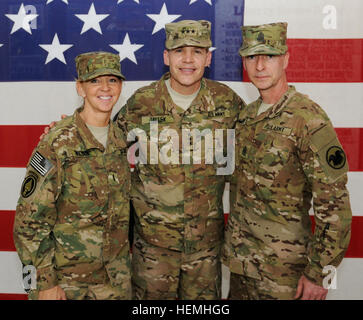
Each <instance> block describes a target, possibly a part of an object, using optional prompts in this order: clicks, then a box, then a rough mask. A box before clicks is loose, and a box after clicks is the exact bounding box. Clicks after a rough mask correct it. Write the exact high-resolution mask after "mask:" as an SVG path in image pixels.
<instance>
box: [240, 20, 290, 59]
mask: <svg viewBox="0 0 363 320" xmlns="http://www.w3.org/2000/svg"><path fill="white" fill-rule="evenodd" d="M241 29H242V38H243V43H242V47H241V48H240V50H239V54H240V55H241V56H242V57H247V56H253V55H257V54H267V55H281V54H284V53H286V51H287V45H286V35H287V23H286V22H277V23H270V24H263V25H259V26H243V27H241Z"/></svg>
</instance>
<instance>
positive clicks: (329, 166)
mask: <svg viewBox="0 0 363 320" xmlns="http://www.w3.org/2000/svg"><path fill="white" fill-rule="evenodd" d="M246 28H248V27H246ZM251 28H257V27H251ZM259 32H260V30H258V32H255V35H256V37H257V36H258V35H259ZM260 38H263V37H262V36H260ZM265 39H266V35H265ZM248 40H249V39H247V41H246V42H248ZM280 49H281V48H280ZM245 50H249V48H248V47H247V48H246V49H245ZM284 50H285V51H286V49H284ZM262 52H263V51H262ZM244 54H246V55H251V54H252V55H254V54H255V53H254V51H253V50H251V51H249V52H247V53H246V51H242V55H244ZM261 103H262V99H261V97H260V98H259V99H258V100H257V101H255V102H253V103H251V104H250V105H248V106H247V108H246V109H245V110H243V111H242V112H241V113H240V115H239V120H238V123H237V125H236V132H237V139H236V141H237V142H236V144H237V146H236V171H235V179H236V184H237V189H236V193H235V194H233V195H232V196H231V198H232V202H231V213H230V216H229V220H228V223H227V227H226V234H225V245H224V247H223V250H222V251H223V253H222V257H223V262H224V263H225V264H226V265H227V266H228V267H229V268H230V270H231V273H232V274H231V283H230V287H231V294H230V298H232V299H292V298H293V297H294V296H295V294H296V288H297V283H298V280H299V278H300V277H301V275H305V276H306V278H308V279H309V280H310V281H312V282H314V283H315V284H318V285H320V286H322V285H323V279H324V277H325V276H326V275H327V274H324V273H323V268H324V267H325V266H327V265H332V266H337V265H339V263H340V262H341V260H342V259H343V257H344V253H345V251H346V249H347V247H348V244H349V240H350V224H351V209H350V204H349V195H348V191H347V189H346V183H347V174H346V173H347V171H348V164H347V161H346V156H345V154H344V151H343V149H342V147H341V145H340V143H339V141H338V139H337V136H336V133H335V131H334V129H333V126H332V124H331V122H330V120H329V118H328V117H327V115H326V114H325V112H324V111H323V110H322V109H321V108H320V107H319V106H318V105H317V104H316V103H314V102H313V101H311V100H310V99H309V98H308V97H307V96H305V95H302V94H301V93H299V92H297V91H296V90H295V88H294V87H292V86H290V87H289V89H288V91H287V92H286V93H285V94H284V95H283V96H282V97H281V99H280V100H279V101H278V102H277V103H275V104H274V105H273V106H272V107H270V108H269V109H268V110H267V111H265V112H263V113H261V114H260V115H258V116H256V115H257V111H258V108H259V107H260V105H261ZM311 200H312V201H313V208H314V214H315V223H316V227H315V232H314V234H313V233H312V231H311V220H310V217H309V209H310V207H311Z"/></svg>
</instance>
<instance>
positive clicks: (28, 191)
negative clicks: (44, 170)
mask: <svg viewBox="0 0 363 320" xmlns="http://www.w3.org/2000/svg"><path fill="white" fill-rule="evenodd" d="M37 183H38V176H37V175H36V174H34V173H29V175H28V176H27V177H25V179H24V182H23V184H22V186H21V196H22V197H23V198H29V197H30V196H31V195H32V194H33V192H34V191H35V189H36V187H37Z"/></svg>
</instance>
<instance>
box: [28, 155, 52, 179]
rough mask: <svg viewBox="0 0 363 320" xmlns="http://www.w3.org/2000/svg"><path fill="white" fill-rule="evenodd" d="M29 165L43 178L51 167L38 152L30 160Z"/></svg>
mask: <svg viewBox="0 0 363 320" xmlns="http://www.w3.org/2000/svg"><path fill="white" fill-rule="evenodd" d="M30 165H31V166H32V167H33V168H34V169H35V171H36V172H38V173H39V174H41V175H42V177H44V176H45V175H46V174H47V173H48V172H49V170H50V169H51V168H52V167H53V165H52V163H51V162H50V161H49V160H47V159H46V158H44V157H43V156H42V155H41V154H40V153H39V152H38V151H36V152H35V153H34V155H33V157H32V158H31V160H30Z"/></svg>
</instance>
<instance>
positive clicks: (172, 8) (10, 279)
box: [0, 0, 363, 299]
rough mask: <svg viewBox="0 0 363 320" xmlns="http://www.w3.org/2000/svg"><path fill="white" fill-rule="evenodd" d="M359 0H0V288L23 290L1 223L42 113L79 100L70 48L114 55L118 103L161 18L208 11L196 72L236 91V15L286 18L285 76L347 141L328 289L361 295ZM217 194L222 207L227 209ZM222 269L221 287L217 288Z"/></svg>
mask: <svg viewBox="0 0 363 320" xmlns="http://www.w3.org/2000/svg"><path fill="white" fill-rule="evenodd" d="M362 12H363V1H362V0H345V1H343V0H304V1H301V0H245V1H243V0H1V1H0V98H1V116H0V299H26V295H25V292H24V289H23V284H22V277H21V274H22V266H21V263H20V261H19V259H18V256H17V253H16V251H15V247H14V244H13V240H12V227H13V220H14V213H15V208H16V203H17V199H18V197H19V191H20V186H21V183H22V180H23V178H24V175H25V166H26V163H27V161H28V158H29V156H30V154H31V151H32V150H33V148H34V147H35V146H36V144H37V142H38V137H39V135H40V134H41V132H42V131H43V128H44V126H45V125H46V124H48V123H50V122H51V121H53V120H57V119H59V118H60V115H61V114H63V113H65V114H72V113H73V111H74V109H75V108H76V107H77V106H79V105H80V103H81V101H80V100H79V99H78V97H77V94H76V90H75V85H74V78H75V76H76V72H75V67H74V58H75V56H76V55H78V54H80V53H82V52H86V51H95V50H105V51H112V52H115V53H119V54H120V58H121V64H122V71H123V73H124V74H125V75H126V78H127V82H126V83H125V85H124V87H123V92H122V97H121V99H120V101H119V103H118V104H117V106H116V108H115V109H116V110H114V111H115V112H116V111H118V110H119V109H120V108H121V106H122V105H123V104H124V103H125V101H126V99H127V98H128V97H129V96H131V94H132V93H133V92H134V90H135V89H137V88H139V87H141V86H143V85H146V84H148V83H150V82H151V81H152V80H157V79H159V78H160V76H161V75H162V74H163V73H164V72H165V71H166V70H167V69H166V67H164V65H163V60H162V52H163V49H164V40H165V33H164V25H165V23H169V22H173V21H178V20H182V19H206V20H210V21H211V22H212V37H213V63H212V65H211V67H210V68H209V69H208V70H207V71H206V76H207V77H209V78H211V79H214V80H218V81H222V82H224V83H226V84H227V85H229V86H230V87H232V88H233V89H234V90H235V91H236V92H237V93H238V94H239V95H240V96H241V97H242V98H243V99H244V100H245V101H246V102H251V101H253V100H255V99H256V98H257V96H258V92H257V90H256V89H255V88H254V87H253V86H252V84H251V83H250V82H249V81H248V78H247V76H246V75H245V74H244V73H243V72H242V70H241V59H240V57H239V55H238V48H239V46H240V43H241V32H240V26H241V25H242V24H245V25H250V24H262V23H270V22H276V21H287V22H288V23H289V26H288V38H289V41H288V45H289V49H290V53H291V57H290V65H289V68H288V80H289V82H290V83H291V84H293V85H295V86H296V88H297V90H299V91H301V92H303V93H306V94H308V95H309V96H310V97H311V98H312V99H313V100H315V101H316V102H317V103H319V104H320V105H321V106H322V107H323V108H324V110H325V111H326V112H327V113H328V115H329V117H330V118H331V120H332V122H333V124H334V126H335V128H336V131H337V134H338V136H339V139H340V141H341V142H342V144H343V147H344V149H345V150H346V152H347V156H348V161H349V166H350V172H349V174H348V178H349V182H348V188H349V191H350V198H351V206H352V211H353V224H352V240H351V244H350V247H349V249H348V252H347V254H346V257H345V259H344V260H343V262H342V264H341V266H340V267H339V268H338V271H337V288H336V289H332V290H330V292H329V294H328V299H363V290H362V288H363V275H362V272H363V232H362V231H363V202H362V201H360V196H361V194H362V191H361V189H360V188H361V186H362V185H363V172H362V171H363V20H362V19H361V13H362ZM228 207H229V205H228V200H227V197H226V198H225V208H226V209H225V210H226V212H228ZM227 280H228V270H225V269H224V282H223V295H224V297H225V296H226V293H227V291H228V281H227Z"/></svg>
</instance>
